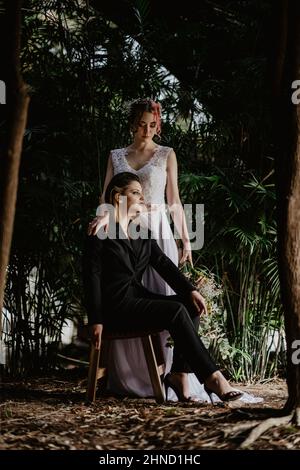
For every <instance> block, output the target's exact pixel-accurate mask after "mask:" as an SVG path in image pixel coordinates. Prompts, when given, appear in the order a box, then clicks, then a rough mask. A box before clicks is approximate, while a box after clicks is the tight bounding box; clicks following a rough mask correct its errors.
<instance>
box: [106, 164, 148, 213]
mask: <svg viewBox="0 0 300 470" xmlns="http://www.w3.org/2000/svg"><path fill="white" fill-rule="evenodd" d="M132 181H137V182H138V183H141V182H140V179H139V177H138V176H137V175H135V174H134V173H130V172H129V171H123V172H122V173H118V174H116V175H114V176H113V177H112V179H111V180H110V182H109V183H108V185H107V188H106V191H105V195H104V200H105V202H106V203H107V204H112V205H114V202H115V195H116V194H123V193H124V191H125V189H126V188H127V186H128V185H129V184H130V183H131V182H132Z"/></svg>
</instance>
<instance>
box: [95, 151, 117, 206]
mask: <svg viewBox="0 0 300 470" xmlns="http://www.w3.org/2000/svg"><path fill="white" fill-rule="evenodd" d="M113 176H114V170H113V164H112V158H111V152H110V154H109V156H108V160H107V167H106V175H105V180H104V185H103V191H102V194H101V196H100V198H99V202H100V204H104V202H105V201H104V195H105V191H106V188H107V185H108V183H109V182H110V180H111V179H112V177H113Z"/></svg>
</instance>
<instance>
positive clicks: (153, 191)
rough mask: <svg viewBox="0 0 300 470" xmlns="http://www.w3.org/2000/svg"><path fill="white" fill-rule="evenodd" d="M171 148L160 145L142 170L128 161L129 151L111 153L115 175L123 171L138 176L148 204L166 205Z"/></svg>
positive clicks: (117, 150)
mask: <svg viewBox="0 0 300 470" xmlns="http://www.w3.org/2000/svg"><path fill="white" fill-rule="evenodd" d="M171 150H172V148H171V147H165V146H162V145H158V146H157V148H156V150H155V151H154V154H153V156H152V157H151V159H150V160H149V161H148V162H147V163H146V164H145V165H144V166H142V167H141V168H139V169H138V170H135V169H134V168H132V167H131V166H130V165H129V163H128V161H127V158H126V156H127V153H128V152H127V149H126V148H121V149H115V150H112V151H111V158H112V164H113V170H114V175H116V174H117V173H121V172H122V171H129V172H130V173H134V174H136V175H137V176H138V177H139V178H140V181H141V185H142V188H143V192H144V198H145V203H146V204H164V203H165V188H166V181H167V171H166V170H167V158H168V155H169V153H170V151H171Z"/></svg>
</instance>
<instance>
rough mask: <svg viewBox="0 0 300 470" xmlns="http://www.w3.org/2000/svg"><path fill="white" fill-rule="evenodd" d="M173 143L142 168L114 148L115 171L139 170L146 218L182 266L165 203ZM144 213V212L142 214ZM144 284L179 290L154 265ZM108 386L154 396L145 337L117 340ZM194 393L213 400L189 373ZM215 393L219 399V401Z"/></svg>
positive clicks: (167, 352) (164, 337)
mask: <svg viewBox="0 0 300 470" xmlns="http://www.w3.org/2000/svg"><path fill="white" fill-rule="evenodd" d="M171 150H172V148H171V147H166V146H161V145H157V147H156V149H155V150H154V153H153V155H152V157H151V159H150V160H149V161H148V162H147V163H146V164H145V165H144V166H142V167H141V168H140V169H138V170H135V169H134V168H132V167H131V166H130V165H129V163H128V160H127V154H128V152H127V149H126V148H121V149H115V150H112V151H111V158H112V164H113V172H114V175H115V174H117V173H121V172H123V171H127V172H131V173H134V174H136V175H137V176H138V177H139V179H140V181H141V185H142V188H143V193H144V198H145V203H146V204H147V205H148V207H149V212H148V213H147V214H146V215H145V217H146V218H147V220H146V222H147V223H148V224H150V228H151V232H152V234H153V236H154V238H155V239H156V241H157V243H158V245H159V246H160V248H161V249H162V251H163V252H164V253H165V254H166V255H167V256H168V257H169V258H170V259H171V260H172V261H173V262H174V263H175V264H176V265H177V266H178V249H177V245H176V242H175V239H174V236H173V233H172V230H171V226H170V223H169V215H168V211H167V208H166V203H165V189H166V182H167V159H168V155H169V153H170V152H171ZM142 217H144V215H142ZM143 284H144V285H145V287H147V289H149V290H150V291H152V292H155V293H156V294H164V295H173V294H175V292H174V291H173V290H172V289H171V287H170V286H169V285H168V284H167V283H166V282H165V281H164V280H163V279H162V278H161V276H160V275H159V274H158V273H157V272H156V271H155V270H154V269H153V268H152V267H151V266H150V267H149V268H147V270H146V271H145V273H144V276H143ZM160 336H161V344H162V349H163V354H164V358H165V364H166V371H165V374H167V373H168V372H169V371H170V368H171V365H172V356H173V350H172V348H171V347H170V346H169V345H168V344H167V343H168V338H169V336H170V335H169V332H168V331H164V332H162V333H161V334H160ZM108 360H109V376H108V388H109V390H110V391H111V392H112V393H114V394H117V395H123V396H124V395H127V396H138V397H150V396H153V389H152V385H151V382H150V378H149V374H148V368H147V365H146V361H145V357H144V351H143V347H142V343H141V340H140V339H138V338H136V339H124V340H123V339H122V340H114V341H113V342H112V344H111V348H110V356H109V358H108ZM188 379H189V386H190V394H191V395H194V396H197V397H198V398H199V400H201V401H207V402H210V399H209V397H208V395H207V393H206V392H205V390H204V388H203V385H201V384H200V383H199V381H198V380H197V378H196V376H195V374H193V373H190V374H188ZM169 399H171V400H174V401H176V399H177V398H176V395H175V393H174V392H173V390H170V393H169ZM217 400H218V399H217V397H216V396H215V401H217ZM242 400H243V401H246V402H257V401H262V399H260V398H258V397H253V396H251V395H249V394H247V393H245V394H244V395H243V397H242Z"/></svg>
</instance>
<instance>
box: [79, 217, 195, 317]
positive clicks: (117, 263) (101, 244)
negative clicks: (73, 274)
mask: <svg viewBox="0 0 300 470" xmlns="http://www.w3.org/2000/svg"><path fill="white" fill-rule="evenodd" d="M119 228H120V226H119V224H117V238H116V239H113V238H109V237H108V238H106V239H104V240H100V239H99V238H98V237H97V236H87V239H86V243H85V247H84V252H83V286H84V297H85V300H84V302H85V307H86V309H87V314H88V321H89V325H92V324H96V323H105V320H106V315H107V314H108V313H109V316H113V315H114V313H116V312H118V313H120V311H121V312H126V310H129V311H130V308H132V305H133V304H132V303H133V302H134V301H135V299H139V298H143V297H147V294H149V291H148V290H147V289H146V288H145V287H144V286H143V284H142V276H143V274H144V271H145V269H146V268H147V266H149V265H151V266H152V267H153V268H154V269H155V270H156V271H157V272H158V273H159V274H160V276H161V277H162V278H163V279H164V280H165V281H166V282H167V283H168V284H169V285H170V287H171V288H172V289H173V290H174V291H175V292H176V293H177V294H180V295H181V296H186V295H187V294H188V293H189V292H191V291H193V290H195V286H193V285H192V284H191V283H190V282H189V281H188V279H187V278H186V277H185V276H184V275H183V274H182V273H181V272H180V271H179V269H178V268H177V266H176V265H175V264H174V263H173V262H172V261H171V260H170V258H168V257H167V256H166V255H165V254H164V253H163V251H162V250H161V249H160V248H159V246H158V244H157V242H156V241H155V240H154V239H153V238H151V232H148V233H147V237H148V238H147V239H145V238H142V232H141V237H140V238H137V239H136V240H133V239H131V240H129V239H127V238H121V237H122V235H120V234H122V233H123V236H124V232H122V230H121V229H120V232H119V230H118V229H119ZM144 236H145V232H144Z"/></svg>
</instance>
